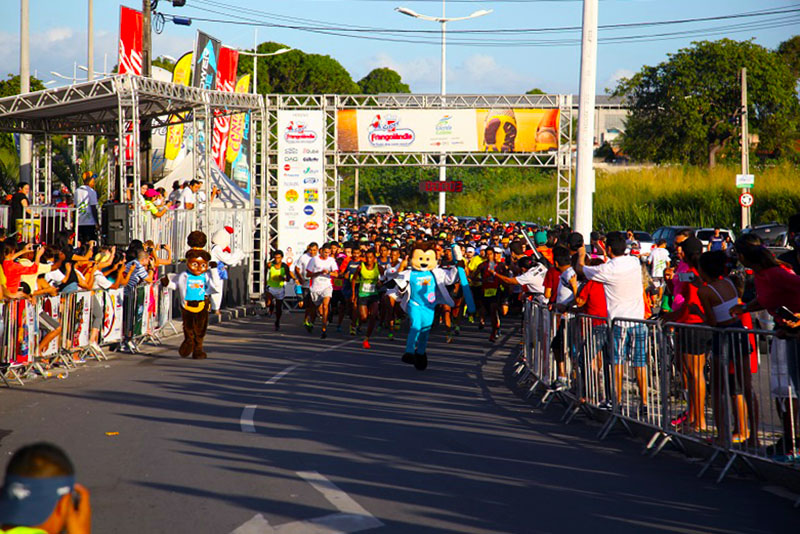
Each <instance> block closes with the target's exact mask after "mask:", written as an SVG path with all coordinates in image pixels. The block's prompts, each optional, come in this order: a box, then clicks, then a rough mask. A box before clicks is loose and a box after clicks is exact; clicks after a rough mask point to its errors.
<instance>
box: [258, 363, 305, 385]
mask: <svg viewBox="0 0 800 534" xmlns="http://www.w3.org/2000/svg"><path fill="white" fill-rule="evenodd" d="M295 369H297V365H290V366H289V367H287V368H286V369H284V370H283V371H281V372H280V373H278V374H277V375H275V376H273V377H272V378H270V379H269V380H267V381H266V382H264V383H265V384H266V385H268V386H269V385H272V384H274V383H275V382H277V381H278V380H280V379H281V378H283V377H284V376H286V375H287V374H289V373H291V372H292V371H294V370H295Z"/></svg>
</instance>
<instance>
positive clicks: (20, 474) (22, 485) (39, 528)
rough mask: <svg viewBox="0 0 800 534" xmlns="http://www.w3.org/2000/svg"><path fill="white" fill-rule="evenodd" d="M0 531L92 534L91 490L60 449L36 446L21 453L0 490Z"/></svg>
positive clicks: (26, 533)
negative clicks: (78, 480)
mask: <svg viewBox="0 0 800 534" xmlns="http://www.w3.org/2000/svg"><path fill="white" fill-rule="evenodd" d="M0 528H2V531H3V532H9V533H14V534H60V533H62V532H66V533H67V534H89V533H90V532H91V529H92V512H91V505H90V503H89V490H87V489H86V488H85V487H83V486H81V485H80V484H76V483H75V468H74V467H73V466H72V462H71V461H70V460H69V458H68V457H67V455H66V454H65V453H64V451H62V450H61V449H60V448H58V447H56V446H55V445H51V444H49V443H35V444H33V445H28V446H26V447H23V448H21V449H19V450H18V451H17V452H16V453H14V456H12V457H11V461H10V462H9V463H8V467H7V468H6V478H5V481H4V483H3V488H2V490H0Z"/></svg>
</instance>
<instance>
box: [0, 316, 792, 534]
mask: <svg viewBox="0 0 800 534" xmlns="http://www.w3.org/2000/svg"><path fill="white" fill-rule="evenodd" d="M287 323H288V324H286V326H285V327H284V330H283V331H282V332H280V333H279V334H276V333H274V332H273V331H272V325H271V324H267V323H266V322H265V320H264V319H261V318H247V319H240V320H236V321H233V322H228V323H223V324H221V325H218V326H215V327H212V328H211V329H210V331H209V337H208V338H207V341H206V349H207V351H208V352H209V355H210V358H209V359H208V360H206V361H193V360H182V359H180V358H179V357H178V356H177V351H176V350H175V347H176V346H177V339H176V338H172V340H171V342H170V343H169V346H167V347H166V348H165V349H164V350H155V349H154V350H153V351H152V354H150V355H136V356H132V355H124V356H122V357H121V358H120V359H117V360H113V361H111V362H107V363H103V364H92V365H89V366H87V367H86V368H84V369H82V370H80V371H79V372H76V373H73V375H72V376H71V377H70V378H69V379H68V380H62V381H59V380H50V381H47V382H42V381H39V382H31V383H29V384H27V385H26V386H24V387H14V388H13V389H12V390H10V391H9V390H6V389H0V436H2V437H1V438H0V451H1V452H2V455H3V457H4V461H6V459H7V458H8V455H10V454H11V453H12V452H13V450H15V449H16V448H18V447H19V446H21V445H23V444H26V443H29V442H32V441H35V440H48V441H52V442H55V443H57V444H59V445H61V446H63V447H64V448H65V449H66V450H67V451H68V452H69V453H70V455H71V456H72V458H73V459H74V461H75V463H76V466H77V469H78V479H79V481H80V482H82V483H84V484H86V485H87V486H88V487H89V488H90V490H91V492H92V499H93V510H94V518H95V519H94V525H95V526H94V531H95V532H97V533H100V534H103V533H109V532H113V533H119V534H127V533H136V534H140V533H143V532H157V533H161V532H175V533H220V534H223V533H230V532H232V531H234V530H235V529H237V528H238V529H239V530H238V532H239V533H240V534H251V533H252V534H255V533H264V532H266V533H269V532H280V533H284V534H303V533H309V532H319V533H322V532H328V533H331V532H353V531H357V530H359V529H361V530H362V531H364V532H375V533H376V534H383V533H387V534H388V533H393V532H396V533H415V534H417V533H427V532H436V533H443V532H463V533H478V532H480V533H489V532H492V533H499V532H508V533H533V532H553V533H555V532H558V533H562V532H578V533H590V532H614V533H626V532H646V531H652V532H681V533H684V532H705V533H709V534H718V533H723V532H725V533H734V532H737V533H739V532H740V533H757V532H765V533H766V532H791V531H794V529H796V528H797V525H798V524H800V523H798V522H799V521H800V511H798V510H794V509H792V507H791V502H790V501H788V500H786V499H782V498H780V497H777V496H775V495H773V494H770V493H768V492H766V491H763V489H762V488H761V486H760V485H759V484H758V483H757V482H754V481H752V480H740V479H737V478H735V477H730V478H728V479H726V481H725V482H724V483H723V484H721V485H715V484H713V482H712V481H711V478H710V477H709V478H707V479H704V480H698V479H696V477H695V475H696V472H697V466H696V465H692V464H690V463H689V462H687V461H685V460H683V459H681V458H678V457H677V456H671V455H669V454H662V455H661V456H659V457H658V458H656V459H649V458H646V457H642V456H641V455H640V454H639V451H640V447H641V445H640V444H639V443H637V442H634V441H632V440H630V439H627V438H624V437H622V436H621V435H620V436H612V437H611V438H610V439H608V440H606V441H604V442H598V441H597V440H596V439H595V437H594V435H595V432H596V427H589V426H587V425H585V424H576V423H573V424H572V425H569V426H564V425H562V424H561V423H559V422H558V418H557V417H556V413H555V411H553V412H552V413H545V414H542V413H541V412H539V411H535V412H534V411H532V410H531V408H530V406H528V405H527V404H525V403H524V402H522V401H521V400H520V399H519V398H518V397H517V396H516V395H515V394H514V393H513V392H512V391H511V390H510V388H509V384H510V380H509V379H508V378H507V375H508V372H509V363H510V358H511V356H510V355H511V353H512V350H514V349H515V348H516V343H517V342H518V339H517V338H516V337H515V336H514V335H510V334H506V335H505V336H504V337H503V338H502V340H501V342H499V343H497V344H495V345H490V344H489V343H488V341H487V340H486V335H485V333H483V332H481V333H479V332H478V331H477V330H476V329H474V327H473V328H467V329H466V330H467V331H466V332H465V333H463V334H462V336H461V337H460V338H458V339H457V340H456V342H455V343H454V344H452V345H446V344H445V343H444V338H443V336H442V334H441V332H439V333H435V334H433V336H432V342H431V345H430V346H429V350H428V354H429V357H430V366H429V368H428V370H427V371H424V372H418V371H416V370H415V369H414V368H413V367H411V366H408V365H406V364H403V363H402V362H401V361H400V355H401V352H402V345H403V342H404V338H403V337H402V336H401V338H402V339H398V340H396V341H394V342H390V341H388V340H386V339H385V338H383V337H381V338H376V340H375V342H374V343H373V348H372V349H371V350H364V349H362V348H361V346H360V343H359V342H358V341H357V340H355V339H354V338H351V337H349V336H344V335H337V334H332V335H331V337H330V338H329V339H328V340H326V341H325V342H322V341H321V340H320V339H319V338H318V336H317V333H318V332H317V331H315V333H314V335H311V336H309V335H308V334H306V333H305V331H304V330H301V328H300V327H299V317H297V316H296V315H295V316H293V317H291V318H290V319H289V320H288V321H287ZM507 331H509V330H507ZM108 432H118V433H119V434H118V435H112V436H109V435H107V434H106V433H108ZM317 518H324V519H317ZM315 519H317V520H316V521H312V520H315ZM243 525H244V526H243ZM268 525H269V526H268ZM337 525H338V527H337ZM275 527H277V528H275ZM337 528H338V530H337ZM273 529H274V530H273Z"/></svg>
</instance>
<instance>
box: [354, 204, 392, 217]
mask: <svg viewBox="0 0 800 534" xmlns="http://www.w3.org/2000/svg"><path fill="white" fill-rule="evenodd" d="M358 214H359V215H389V216H391V215H393V212H392V208H391V206H385V205H383V204H371V205H370V204H368V205H364V206H361V207H360V208H359V209H358Z"/></svg>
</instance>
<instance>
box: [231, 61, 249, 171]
mask: <svg viewBox="0 0 800 534" xmlns="http://www.w3.org/2000/svg"><path fill="white" fill-rule="evenodd" d="M249 90H250V75H249V74H245V75H244V76H242V77H241V78H239V81H238V82H236V89H235V90H234V92H236V93H247V92H248V91H249ZM245 115H246V114H245V113H237V114H236V115H233V116H232V117H231V125H230V130H229V131H228V149H227V152H226V159H227V161H228V163H233V162H234V161H235V160H236V156H238V155H239V145H241V143H242V132H243V131H244V121H245Z"/></svg>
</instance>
